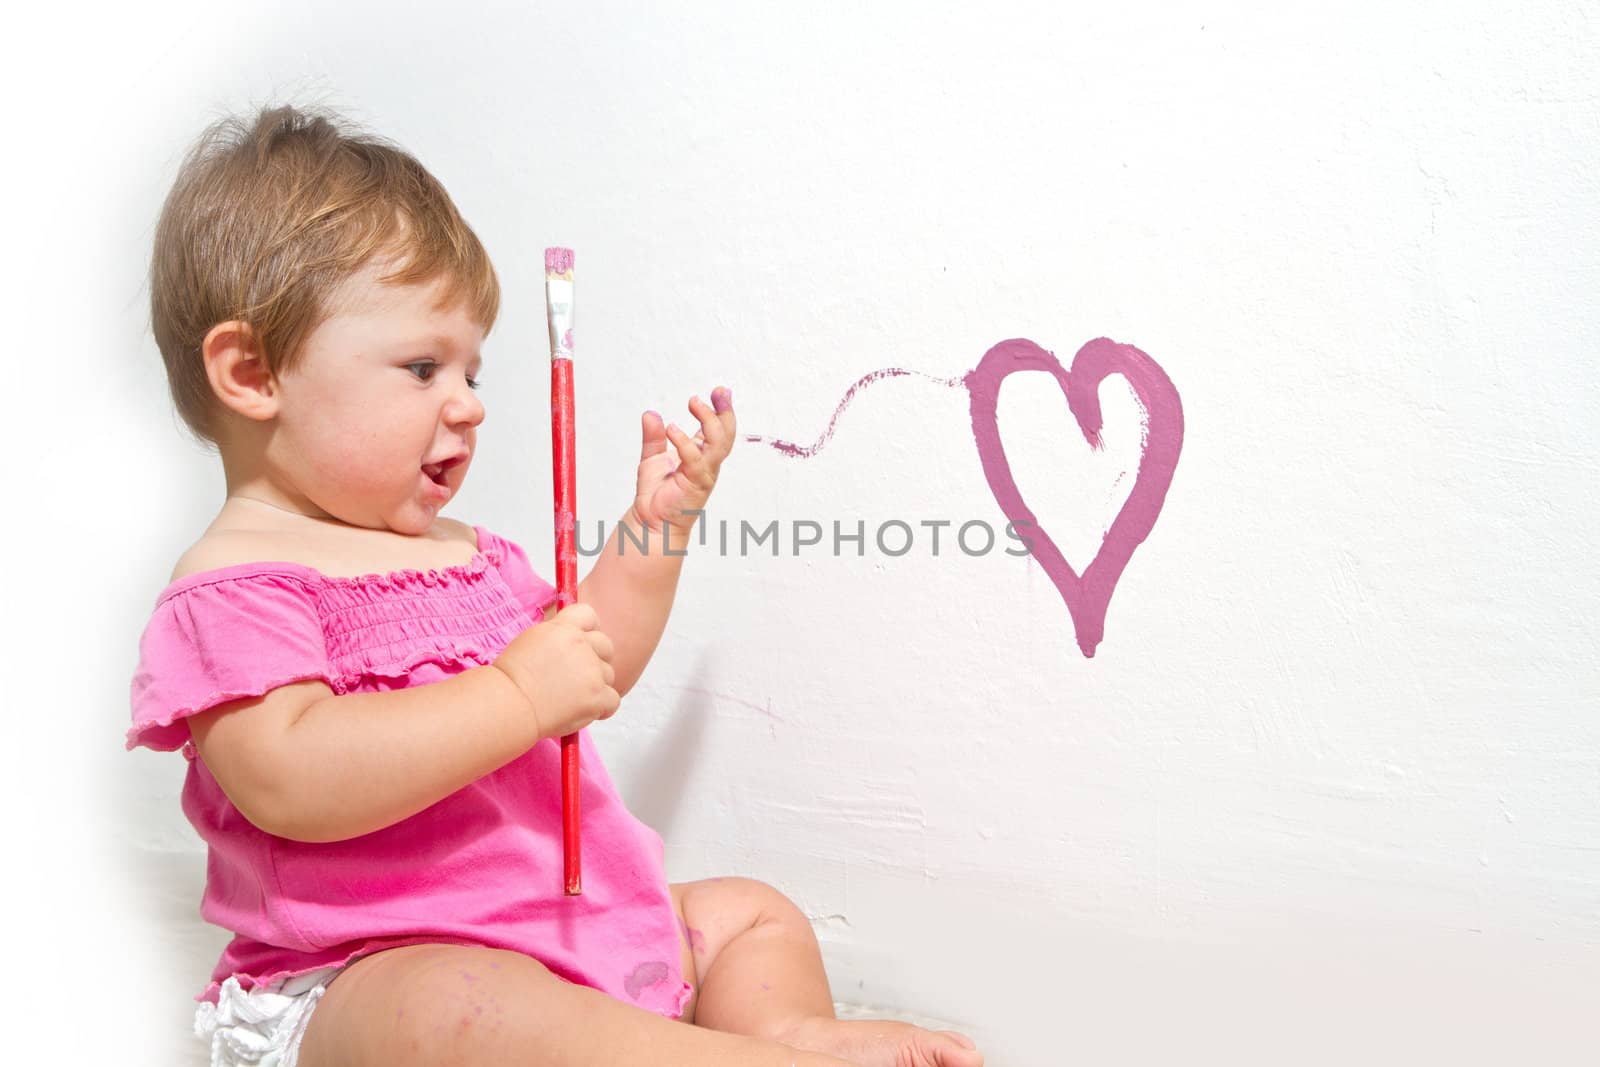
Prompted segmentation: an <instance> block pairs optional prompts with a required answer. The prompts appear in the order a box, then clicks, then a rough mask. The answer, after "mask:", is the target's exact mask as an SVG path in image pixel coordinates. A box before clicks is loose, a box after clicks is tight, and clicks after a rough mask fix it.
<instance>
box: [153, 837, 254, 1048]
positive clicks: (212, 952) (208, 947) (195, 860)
mask: <svg viewBox="0 0 1600 1067" xmlns="http://www.w3.org/2000/svg"><path fill="white" fill-rule="evenodd" d="M128 870H129V880H130V882H131V885H130V887H129V888H130V889H131V890H132V891H133V893H134V894H135V901H136V902H135V904H134V908H135V909H136V910H135V914H136V915H137V921H138V922H139V924H140V925H141V926H143V927H144V928H145V929H147V930H150V931H152V932H153V935H154V937H155V938H156V939H157V946H156V951H155V953H154V954H153V958H155V959H157V960H159V961H160V967H159V970H158V971H157V973H155V974H153V975H147V976H145V977H146V978H147V979H148V981H147V983H146V984H145V988H147V989H150V990H151V991H152V993H153V997H152V999H153V1004H152V1015H153V1018H152V1019H151V1021H150V1024H149V1027H148V1029H147V1030H146V1031H145V1034H146V1035H147V1036H148V1037H149V1038H150V1039H151V1041H152V1042H153V1044H154V1047H156V1048H159V1049H162V1050H170V1049H182V1050H183V1052H182V1053H181V1058H175V1059H169V1060H167V1061H166V1062H169V1063H172V1064H174V1065H175V1067H200V1065H203V1064H209V1063H210V1062H211V1055H210V1052H209V1050H208V1049H207V1048H206V1047H205V1045H204V1043H203V1042H201V1041H199V1040H198V1039H196V1038H195V1037H194V1036H193V1034H194V1029H193V1028H194V1010H195V1001H194V995H195V994H196V993H198V992H200V989H201V987H203V986H204V985H205V984H206V982H207V981H208V980H209V979H210V977H211V969H212V968H213V967H215V966H216V965H217V957H218V956H220V955H221V953H222V949H223V947H224V946H225V945H226V944H227V943H228V939H229V937H230V935H229V934H228V933H227V932H226V931H223V930H219V929H218V928H217V927H215V926H212V925H211V924H210V923H208V922H206V921H205V920H204V919H202V918H201V917H200V898H201V896H202V895H203V894H204V892H205V880H206V856H205V853H204V852H203V851H200V850H198V849H197V850H193V851H190V850H156V849H143V850H139V851H137V852H134V853H132V854H131V855H130V856H129V858H128Z"/></svg>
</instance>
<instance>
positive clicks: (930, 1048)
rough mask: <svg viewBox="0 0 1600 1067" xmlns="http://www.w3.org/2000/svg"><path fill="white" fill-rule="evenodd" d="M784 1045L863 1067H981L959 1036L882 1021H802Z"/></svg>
mask: <svg viewBox="0 0 1600 1067" xmlns="http://www.w3.org/2000/svg"><path fill="white" fill-rule="evenodd" d="M783 1042H784V1044H786V1045H792V1046H793V1047H795V1048H803V1049H809V1050H811V1051H812V1052H825V1053H827V1054H828V1055H830V1056H837V1057H838V1058H839V1059H841V1060H848V1061H849V1062H851V1063H856V1064H861V1065H862V1067H983V1053H981V1052H979V1051H978V1049H977V1046H976V1045H974V1044H973V1043H972V1040H971V1038H968V1037H967V1036H966V1035H964V1034H958V1033H956V1032H955V1031H953V1030H924V1029H922V1027H920V1026H912V1025H911V1024H910V1023H898V1022H890V1021H888V1020H886V1019H807V1020H806V1021H805V1022H803V1023H801V1024H800V1025H798V1026H796V1027H795V1028H794V1029H793V1030H791V1031H789V1034H788V1035H787V1036H786V1037H785V1038H784V1039H783Z"/></svg>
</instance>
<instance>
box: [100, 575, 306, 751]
mask: <svg viewBox="0 0 1600 1067" xmlns="http://www.w3.org/2000/svg"><path fill="white" fill-rule="evenodd" d="M311 678H322V679H324V680H327V681H329V682H330V684H332V681H331V674H330V668H329V663H328V651H327V645H326V641H325V640H324V637H323V630H322V624H321V621H320V617H319V615H318V612H317V602H316V597H315V590H314V589H312V588H310V587H308V585H307V583H306V581H305V580H303V579H301V578H297V577H295V576H294V575H290V574H278V573H266V574H252V575H248V576H246V577H243V578H234V579H230V580H225V581H224V580H218V581H202V582H199V583H196V584H193V585H182V584H180V585H179V586H178V587H177V588H176V589H174V590H172V591H171V592H170V593H168V594H167V595H166V596H164V597H162V599H161V600H160V601H159V602H158V603H157V604H156V610H155V613H154V614H153V615H152V616H151V618H150V621H149V623H147V624H146V626H145V630H144V635H143V636H142V637H141V638H140V639H139V667H138V669H137V670H136V671H135V672H134V676H133V686H132V698H133V726H132V728H131V729H129V730H128V738H127V747H128V748H130V749H131V748H136V747H138V746H140V745H144V746H146V747H148V748H153V749H157V750H160V751H163V752H170V751H172V750H173V749H176V748H179V747H181V746H183V745H184V744H185V743H187V742H188V740H189V727H188V725H187V724H186V723H185V722H183V719H184V718H185V717H187V716H189V715H193V714H195V713H196V712H199V711H204V710H206V709H207V708H212V707H215V706H216V705H218V704H225V703H227V702H228V701H230V700H240V699H243V698H246V697H256V696H261V695H262V694H264V693H267V692H269V691H270V690H273V689H276V688H278V687H279V686H283V685H288V684H289V683H291V682H301V681H305V680H307V679H311Z"/></svg>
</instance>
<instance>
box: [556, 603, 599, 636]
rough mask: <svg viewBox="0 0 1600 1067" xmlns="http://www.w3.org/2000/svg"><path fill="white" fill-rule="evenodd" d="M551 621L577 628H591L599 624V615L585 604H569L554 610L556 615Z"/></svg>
mask: <svg viewBox="0 0 1600 1067" xmlns="http://www.w3.org/2000/svg"><path fill="white" fill-rule="evenodd" d="M552 621H554V622H559V623H561V624H562V625H564V626H573V627H576V628H578V629H579V630H593V629H595V628H597V627H598V626H599V625H600V617H599V616H598V615H596V614H595V613H594V609H593V608H591V607H590V606H589V605H587V604H569V605H567V606H566V607H564V608H562V609H561V610H560V611H558V612H556V617H555V619H554V620H552Z"/></svg>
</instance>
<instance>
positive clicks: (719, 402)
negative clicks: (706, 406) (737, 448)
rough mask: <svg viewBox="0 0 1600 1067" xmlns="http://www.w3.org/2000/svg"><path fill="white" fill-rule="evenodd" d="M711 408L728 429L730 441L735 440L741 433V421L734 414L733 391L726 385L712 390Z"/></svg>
mask: <svg viewBox="0 0 1600 1067" xmlns="http://www.w3.org/2000/svg"><path fill="white" fill-rule="evenodd" d="M711 407H712V409H713V410H714V411H716V413H717V416H718V417H719V418H720V419H721V420H722V425H723V426H724V427H725V428H726V429H727V431H728V439H729V440H730V441H731V440H733V439H734V435H735V434H737V433H738V431H739V420H738V418H737V417H736V416H735V415H734V413H733V390H732V389H729V388H728V387H727V386H726V385H719V386H717V387H716V388H715V389H713V390H711Z"/></svg>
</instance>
